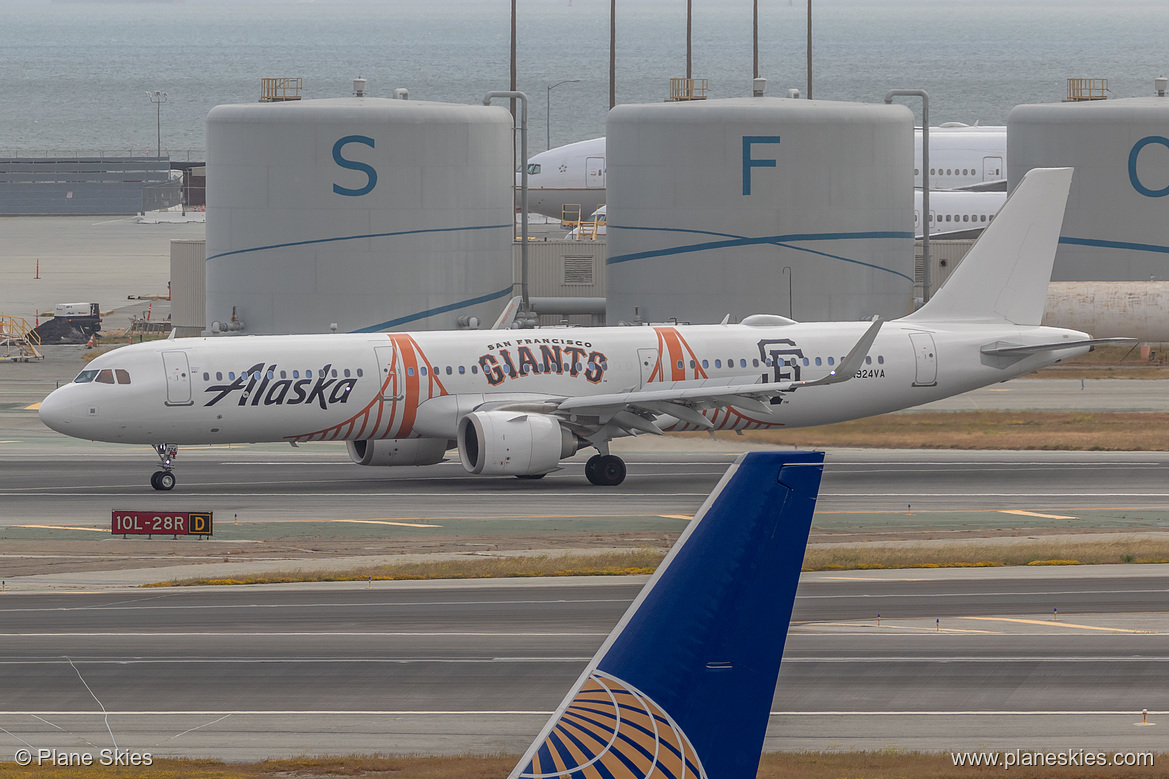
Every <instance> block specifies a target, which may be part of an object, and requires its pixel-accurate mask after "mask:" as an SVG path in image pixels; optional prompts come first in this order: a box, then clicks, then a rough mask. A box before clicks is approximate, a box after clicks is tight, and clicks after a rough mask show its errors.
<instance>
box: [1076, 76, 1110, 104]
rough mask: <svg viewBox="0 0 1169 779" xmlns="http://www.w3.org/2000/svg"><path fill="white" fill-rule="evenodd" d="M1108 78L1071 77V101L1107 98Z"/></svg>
mask: <svg viewBox="0 0 1169 779" xmlns="http://www.w3.org/2000/svg"><path fill="white" fill-rule="evenodd" d="M1107 91H1108V79H1106V78H1069V79H1068V97H1067V99H1068V100H1069V101H1076V100H1105V99H1107V97H1108V95H1106V94H1105V93H1106V92H1107Z"/></svg>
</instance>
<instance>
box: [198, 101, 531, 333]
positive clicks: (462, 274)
mask: <svg viewBox="0 0 1169 779" xmlns="http://www.w3.org/2000/svg"><path fill="white" fill-rule="evenodd" d="M512 176H513V174H512V118H511V114H510V113H508V111H507V110H505V109H504V108H501V107H485V106H465V105H450V104H444V103H433V102H424V101H417V100H397V99H381V98H371V97H350V98H339V99H322V100H304V101H297V102H292V101H290V102H284V103H256V104H247V105H223V106H218V107H216V108H214V109H212V111H211V112H210V114H209V115H208V117H207V323H208V325H209V326H212V325H211V323H212V322H218V323H220V325H221V327H223V328H224V329H236V328H237V326H238V329H241V330H242V331H243V332H245V333H290V332H292V333H299V332H328V331H329V330H330V329H331V326H332V325H334V324H335V325H336V327H337V329H338V330H339V331H341V332H353V331H377V330H391V329H397V330H401V329H444V328H453V327H455V326H456V320H457V318H458V317H461V316H471V315H473V316H477V317H478V318H479V320H480V321H486V322H491V321H493V320H494V319H495V317H496V316H498V314H499V312H500V310H501V309H502V306H503V305H504V303H505V301H506V299H507V298H508V297H509V296H510V295H511V285H512V269H511V266H512V260H511V254H512V243H513V240H514V238H513V216H512V213H513V211H512ZM233 313H234V316H235V324H232V325H228V323H229V322H231V320H232V317H233ZM239 323H242V324H239ZM212 327H213V329H214V326H212Z"/></svg>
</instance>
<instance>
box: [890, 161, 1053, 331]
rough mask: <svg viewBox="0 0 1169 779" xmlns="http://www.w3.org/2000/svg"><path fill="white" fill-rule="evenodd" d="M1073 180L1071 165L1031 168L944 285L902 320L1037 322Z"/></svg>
mask: <svg viewBox="0 0 1169 779" xmlns="http://www.w3.org/2000/svg"><path fill="white" fill-rule="evenodd" d="M1071 183H1072V169H1071V168H1035V169H1033V170H1031V171H1029V172H1028V173H1027V175H1025V176H1024V177H1023V180H1022V181H1021V182H1019V186H1017V187H1016V188H1015V191H1014V192H1012V193H1011V196H1010V197H1009V198H1007V202H1006V203H1004V204H1003V207H1002V208H1001V209H1000V210H999V213H998V216H996V217H995V218H994V221H992V222H991V223H990V224H989V225H988V226H987V228H986V229H985V230H983V231H982V235H981V236H979V238H978V240H977V241H976V242H975V243H974V246H973V248H971V249H970V251H969V253H967V255H966V257H965V258H963V260H962V262H961V264H960V265H959V266H958V267H957V268H956V269H955V270H954V272H953V273H952V274H951V275H950V278H949V279H947V280H946V283H945V284H944V285H942V288H941V289H939V290H938V291H937V292H936V293H935V294H934V296H933V297H932V298H931V299H930V301H929V302H928V303H926V304H925V305H924V306H922V307H921V308H920V309H918V310H917V311H915V312H914V313H913V314H910V315H909V316H908V317H905V318H904V319H903V320H902V321H910V322H922V323H925V322H980V323H996V324H997V323H1001V322H1009V323H1011V324H1016V325H1038V324H1039V323H1040V320H1041V319H1042V318H1043V306H1044V303H1045V301H1046V300H1047V285H1048V282H1050V281H1051V267H1052V265H1053V264H1054V263H1055V250H1056V248H1057V247H1058V246H1059V233H1060V230H1061V229H1062V227H1063V212H1064V206H1066V205H1067V198H1068V190H1069V189H1070V188H1071Z"/></svg>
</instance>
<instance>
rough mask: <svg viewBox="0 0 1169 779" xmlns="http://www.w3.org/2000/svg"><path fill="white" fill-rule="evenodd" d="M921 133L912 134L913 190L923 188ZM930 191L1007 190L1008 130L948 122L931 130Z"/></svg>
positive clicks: (996, 126) (997, 126)
mask: <svg viewBox="0 0 1169 779" xmlns="http://www.w3.org/2000/svg"><path fill="white" fill-rule="evenodd" d="M921 146H922V132H921V128H920V127H918V128H916V129H915V130H914V133H913V186H915V187H921V186H922V175H921ZM930 189H931V190H933V189H973V190H996V191H1004V192H1005V191H1006V189H1007V128H1006V127H1003V126H1002V125H994V126H986V127H983V126H980V125H975V126H973V127H972V126H970V125H966V124H961V123H958V122H947V123H945V124H943V125H941V126H940V127H931V128H930Z"/></svg>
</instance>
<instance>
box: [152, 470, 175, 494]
mask: <svg viewBox="0 0 1169 779" xmlns="http://www.w3.org/2000/svg"><path fill="white" fill-rule="evenodd" d="M150 486H151V487H153V488H154V489H156V490H159V491H160V492H169V491H170V490H173V489H174V488H175V475H174V474H173V473H171V472H170V471H155V472H154V473H153V474H152V475H151V477H150Z"/></svg>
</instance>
